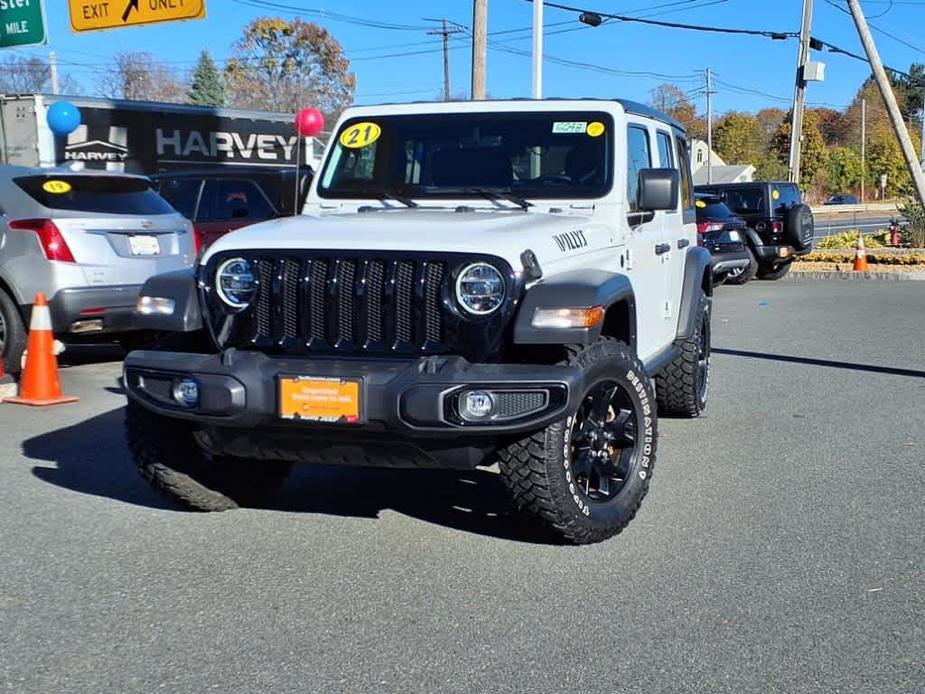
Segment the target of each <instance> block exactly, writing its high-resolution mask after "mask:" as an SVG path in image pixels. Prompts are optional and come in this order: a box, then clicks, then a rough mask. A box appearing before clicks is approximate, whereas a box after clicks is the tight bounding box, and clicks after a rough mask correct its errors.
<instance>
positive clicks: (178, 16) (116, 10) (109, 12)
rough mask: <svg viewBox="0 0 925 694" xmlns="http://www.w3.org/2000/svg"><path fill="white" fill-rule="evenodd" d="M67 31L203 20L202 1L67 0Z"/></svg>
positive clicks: (204, 9) (204, 1)
mask: <svg viewBox="0 0 925 694" xmlns="http://www.w3.org/2000/svg"><path fill="white" fill-rule="evenodd" d="M68 7H69V9H70V12H71V30H72V31H76V32H80V31H98V30H100V29H118V28H120V27H133V26H138V25H140V24H159V23H161V22H177V21H180V20H184V19H205V16H206V0H68Z"/></svg>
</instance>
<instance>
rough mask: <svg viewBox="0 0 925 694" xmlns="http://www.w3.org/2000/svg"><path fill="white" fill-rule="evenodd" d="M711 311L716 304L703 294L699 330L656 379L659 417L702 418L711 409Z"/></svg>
mask: <svg viewBox="0 0 925 694" xmlns="http://www.w3.org/2000/svg"><path fill="white" fill-rule="evenodd" d="M711 309H712V300H711V299H710V297H708V296H707V295H706V294H704V293H703V290H701V291H700V308H699V312H698V315H697V328H696V329H695V330H694V333H693V334H692V335H691V336H690V337H688V338H687V339H686V340H684V341H683V342H682V343H680V347H681V353H680V354H678V356H677V357H675V358H674V359H673V360H672V361H671V362H670V363H669V364H668V365H667V366H666V367H665V368H664V369H663V370H662V371H661V373H659V374H658V375H657V376H656V377H655V394H656V397H657V398H658V413H659V415H667V416H674V417H698V416H700V414H701V413H702V412H703V411H704V409H705V408H706V406H707V399H708V396H709V393H710V338H711V333H710V311H711ZM704 352H705V358H704Z"/></svg>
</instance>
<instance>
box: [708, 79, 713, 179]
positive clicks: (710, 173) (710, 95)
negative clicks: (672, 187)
mask: <svg viewBox="0 0 925 694" xmlns="http://www.w3.org/2000/svg"><path fill="white" fill-rule="evenodd" d="M707 183H713V73H712V72H711V71H710V68H707Z"/></svg>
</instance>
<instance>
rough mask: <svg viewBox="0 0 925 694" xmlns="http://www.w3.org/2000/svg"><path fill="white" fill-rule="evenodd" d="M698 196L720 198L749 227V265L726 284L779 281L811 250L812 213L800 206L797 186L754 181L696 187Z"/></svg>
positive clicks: (747, 239)
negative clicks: (702, 194) (760, 280)
mask: <svg viewBox="0 0 925 694" xmlns="http://www.w3.org/2000/svg"><path fill="white" fill-rule="evenodd" d="M695 190H696V191H697V192H698V193H712V194H714V195H719V196H722V197H723V199H724V200H725V202H726V205H727V206H728V207H729V208H730V209H731V210H732V211H733V212H735V213H736V215H738V216H739V217H741V218H742V219H744V220H745V221H746V223H747V224H748V229H747V230H746V232H747V233H746V242H747V246H748V252H749V254H750V256H751V263H750V265H749V266H748V268H746V269H745V270H744V271H743V272H742V273H741V274H738V275H735V276H731V277H729V278H728V279H727V282H731V283H735V284H744V283H745V282H748V281H749V280H751V279H754V278H755V276H756V275H757V276H758V277H759V278H761V279H766V280H776V279H780V278H781V277H783V276H784V275H786V274H787V273H788V272H789V271H790V264H791V263H792V262H793V259H794V257H795V256H798V255H804V254H806V253H809V252H811V251H812V250H813V234H814V227H813V213H812V211H811V210H810V209H809V206H808V205H804V204H803V196H802V194H801V193H800V188H799V186H797V184H796V183H787V182H786V181H755V182H752V183H721V184H713V185H707V186H697V187H696V189H695Z"/></svg>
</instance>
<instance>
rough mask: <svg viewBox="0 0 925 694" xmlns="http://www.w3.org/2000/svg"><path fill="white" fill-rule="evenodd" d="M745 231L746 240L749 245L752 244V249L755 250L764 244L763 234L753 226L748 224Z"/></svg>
mask: <svg viewBox="0 0 925 694" xmlns="http://www.w3.org/2000/svg"><path fill="white" fill-rule="evenodd" d="M743 231H744V232H745V242H746V243H747V244H748V245H749V246H751V248H752V251H754V250H755V249H756V248H758V247H759V246H763V245H764V240H763V239H762V238H761V236H759V235H758V232H757V231H755V230H754V229H753V228H752V227H750V226H747V227H745V229H743Z"/></svg>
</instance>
